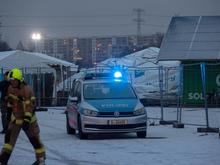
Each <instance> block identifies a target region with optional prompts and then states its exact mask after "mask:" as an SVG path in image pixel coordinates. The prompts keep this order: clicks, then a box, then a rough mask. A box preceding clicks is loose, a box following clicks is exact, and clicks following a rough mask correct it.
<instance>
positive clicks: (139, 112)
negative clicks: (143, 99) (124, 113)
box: [134, 107, 146, 116]
mask: <svg viewBox="0 0 220 165" xmlns="http://www.w3.org/2000/svg"><path fill="white" fill-rule="evenodd" d="M144 114H146V110H145V108H144V107H142V108H140V109H136V110H135V111H134V115H135V116H138V115H144Z"/></svg>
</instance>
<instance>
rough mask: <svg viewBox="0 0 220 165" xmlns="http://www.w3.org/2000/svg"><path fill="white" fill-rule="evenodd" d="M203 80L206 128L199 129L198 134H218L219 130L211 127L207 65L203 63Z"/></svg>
mask: <svg viewBox="0 0 220 165" xmlns="http://www.w3.org/2000/svg"><path fill="white" fill-rule="evenodd" d="M200 71H201V78H202V93H203V99H204V102H205V113H206V128H197V132H218V131H219V129H218V128H210V127H209V113H208V104H207V97H206V64H205V63H204V62H203V63H201V64H200Z"/></svg>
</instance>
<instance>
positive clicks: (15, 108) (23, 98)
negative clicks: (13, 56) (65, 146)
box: [0, 68, 46, 165]
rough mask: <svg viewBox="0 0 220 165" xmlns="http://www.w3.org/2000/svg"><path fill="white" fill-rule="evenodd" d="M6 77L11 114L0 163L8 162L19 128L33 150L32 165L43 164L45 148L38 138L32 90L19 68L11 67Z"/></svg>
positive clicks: (38, 132) (3, 164) (2, 164)
mask: <svg viewBox="0 0 220 165" xmlns="http://www.w3.org/2000/svg"><path fill="white" fill-rule="evenodd" d="M8 77H9V81H10V86H9V87H8V91H7V101H8V102H9V103H10V104H11V105H12V115H11V120H10V123H9V126H8V130H7V131H6V134H5V144H4V145H3V148H2V151H1V154H0V165H6V164H7V163H8V160H9V158H10V155H11V153H12V151H13V148H14V146H15V143H16V140H17V138H18V135H19V133H20V130H21V129H23V130H24V132H25V134H26V135H27V137H28V139H29V141H30V143H31V144H32V146H33V148H34V150H35V155H36V161H35V162H34V163H33V164H32V165H45V158H46V155H45V148H44V146H43V144H42V142H41V140H40V129H39V125H38V123H37V118H36V115H35V112H34V109H35V97H34V93H33V90H32V89H31V88H30V87H29V86H28V85H27V84H26V83H25V82H24V81H23V78H22V72H21V71H20V70H19V69H17V68H15V69H12V70H11V71H10V72H9V76H8Z"/></svg>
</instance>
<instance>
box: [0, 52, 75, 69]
mask: <svg viewBox="0 0 220 165" xmlns="http://www.w3.org/2000/svg"><path fill="white" fill-rule="evenodd" d="M55 66H59V67H62V66H64V67H71V70H72V71H77V69H78V67H77V65H75V64H73V63H70V62H67V61H64V60H60V59H57V58H54V57H51V56H48V55H46V54H42V53H32V52H26V51H20V50H15V51H6V52H0V67H1V68H4V69H7V70H8V69H12V68H15V67H17V68H27V69H28V70H32V71H33V69H34V68H41V72H52V71H53V70H54V69H52V68H54V67H55ZM31 68H32V69H31Z"/></svg>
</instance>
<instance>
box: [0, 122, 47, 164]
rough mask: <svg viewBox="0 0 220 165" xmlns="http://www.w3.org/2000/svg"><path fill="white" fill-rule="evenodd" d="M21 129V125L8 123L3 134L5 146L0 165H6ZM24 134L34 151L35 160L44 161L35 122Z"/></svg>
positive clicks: (37, 127)
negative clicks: (1, 164)
mask: <svg viewBox="0 0 220 165" xmlns="http://www.w3.org/2000/svg"><path fill="white" fill-rule="evenodd" d="M21 129H22V125H21V124H16V123H15V122H12V121H11V122H10V123H9V126H8V130H7V131H6V134H5V144H4V146H3V148H2V151H1V154H0V162H1V163H5V164H7V162H8V160H9V158H10V155H11V153H12V151H13V148H14V146H15V143H16V141H17V138H18V135H19V133H20V131H21ZM24 132H25V134H26V135H27V137H28V139H29V141H30V143H31V144H32V146H33V148H34V150H35V155H36V159H37V160H38V159H40V158H44V159H45V158H46V154H45V149H44V146H43V144H42V142H41V140H40V134H39V133H40V129H39V125H38V123H37V121H34V122H33V123H31V124H30V126H29V127H28V129H27V130H26V129H25V130H24Z"/></svg>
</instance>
